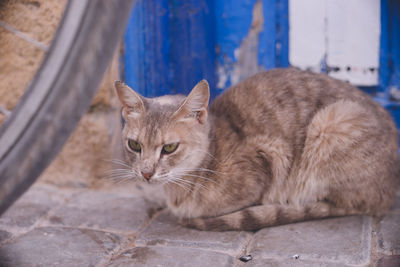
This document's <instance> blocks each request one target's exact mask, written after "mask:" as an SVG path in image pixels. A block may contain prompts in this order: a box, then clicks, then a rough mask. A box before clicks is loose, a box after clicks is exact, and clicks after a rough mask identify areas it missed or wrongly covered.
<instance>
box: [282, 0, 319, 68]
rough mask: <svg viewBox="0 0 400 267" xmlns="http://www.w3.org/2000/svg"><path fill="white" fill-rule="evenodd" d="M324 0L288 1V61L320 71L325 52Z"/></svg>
mask: <svg viewBox="0 0 400 267" xmlns="http://www.w3.org/2000/svg"><path fill="white" fill-rule="evenodd" d="M325 6H326V3H325V1H324V0H290V1H289V62H290V64H291V65H292V66H296V67H299V68H302V69H311V70H313V71H320V64H321V61H322V60H323V58H324V54H325V47H326V43H325V22H324V20H325Z"/></svg>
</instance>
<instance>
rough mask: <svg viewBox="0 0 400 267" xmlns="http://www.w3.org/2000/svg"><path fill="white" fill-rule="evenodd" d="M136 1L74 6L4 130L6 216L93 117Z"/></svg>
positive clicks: (1, 168)
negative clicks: (86, 118) (99, 90)
mask: <svg viewBox="0 0 400 267" xmlns="http://www.w3.org/2000/svg"><path fill="white" fill-rule="evenodd" d="M133 3H134V0H123V1H120V0H96V1H91V0H70V1H69V2H68V4H67V6H66V9H65V11H64V16H63V18H62V20H61V22H60V24H59V27H58V30H57V32H56V34H55V36H54V38H53V42H52V43H51V46H50V48H49V51H48V52H47V54H46V56H45V58H44V60H43V62H42V64H41V66H40V68H39V70H38V71H37V73H36V74H35V77H34V78H33V79H32V81H31V83H30V84H29V85H28V87H27V90H26V93H25V94H24V96H23V97H22V99H21V100H20V102H19V103H18V104H17V106H16V107H15V109H14V111H13V112H12V114H11V116H10V117H9V118H8V119H7V121H6V122H5V123H4V125H3V126H2V127H1V128H0V214H2V213H4V211H6V210H7V208H8V207H9V206H11V204H12V203H13V202H15V200H16V199H18V197H19V196H20V195H21V194H22V193H23V192H25V191H26V190H27V189H28V188H29V187H30V186H31V185H32V184H33V182H34V181H35V180H36V179H37V177H39V175H40V174H41V173H42V172H43V170H44V169H45V168H46V167H47V166H48V165H49V164H50V162H51V160H52V159H53V158H54V157H55V156H56V155H57V153H58V152H59V151H60V150H61V148H62V146H63V144H64V143H65V142H66V140H67V139H68V137H69V135H70V134H71V132H72V131H73V129H74V128H75V127H76V125H77V123H78V121H79V119H80V118H81V116H82V114H83V113H84V112H86V111H87V109H88V107H89V105H90V101H91V100H92V98H93V96H94V94H95V93H96V91H97V88H98V86H99V84H100V81H101V78H102V76H103V74H104V72H105V70H106V68H107V66H108V64H109V62H110V60H111V58H112V56H113V53H114V52H115V49H116V47H117V45H118V42H119V41H120V38H121V37H122V35H123V33H124V29H125V25H126V23H127V21H128V18H129V15H130V11H131V9H132V6H133Z"/></svg>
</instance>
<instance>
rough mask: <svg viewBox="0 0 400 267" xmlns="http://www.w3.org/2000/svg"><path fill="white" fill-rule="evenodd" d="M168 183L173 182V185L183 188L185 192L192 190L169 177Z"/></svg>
mask: <svg viewBox="0 0 400 267" xmlns="http://www.w3.org/2000/svg"><path fill="white" fill-rule="evenodd" d="M168 183H173V184H175V185H177V186H179V187H181V188H182V189H184V190H185V191H187V192H191V191H192V190H191V189H190V188H188V187H187V186H185V185H183V184H180V183H178V182H176V181H174V180H173V179H169V180H168Z"/></svg>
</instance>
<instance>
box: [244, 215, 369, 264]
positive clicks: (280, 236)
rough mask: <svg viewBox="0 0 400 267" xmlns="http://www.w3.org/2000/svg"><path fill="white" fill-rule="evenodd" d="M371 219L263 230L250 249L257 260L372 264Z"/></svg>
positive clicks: (338, 220) (326, 221) (351, 217)
mask: <svg viewBox="0 0 400 267" xmlns="http://www.w3.org/2000/svg"><path fill="white" fill-rule="evenodd" d="M370 240H371V218H370V217H366V216H365V217H362V216H350V217H343V218H335V219H327V220H319V221H310V222H302V223H297V224H289V225H283V226H278V227H270V228H266V229H263V230H260V231H259V232H257V233H256V234H255V237H254V240H253V242H252V244H251V246H250V252H249V254H251V255H252V256H253V258H254V259H255V260H259V259H271V258H273V259H283V260H288V259H291V258H292V256H293V255H295V254H297V255H299V256H300V259H302V260H309V261H317V262H330V263H338V264H342V265H344V264H367V263H369V254H370V252H369V251H370Z"/></svg>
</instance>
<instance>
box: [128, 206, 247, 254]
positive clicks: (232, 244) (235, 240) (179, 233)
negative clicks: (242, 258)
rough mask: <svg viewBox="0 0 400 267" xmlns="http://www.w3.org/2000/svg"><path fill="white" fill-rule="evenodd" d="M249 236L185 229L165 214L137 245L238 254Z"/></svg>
mask: <svg viewBox="0 0 400 267" xmlns="http://www.w3.org/2000/svg"><path fill="white" fill-rule="evenodd" d="M249 236H250V233H247V232H237V231H232V232H207V231H198V230H194V229H189V228H185V227H183V226H181V225H179V224H178V223H177V219H176V218H174V217H173V216H172V215H170V214H168V213H167V212H163V213H162V214H160V215H159V216H158V217H157V218H156V219H155V220H153V221H152V222H151V223H150V225H149V226H148V227H147V228H146V229H145V230H144V231H143V232H142V233H140V234H139V236H138V238H137V240H136V241H135V243H136V244H137V245H140V246H153V245H167V246H182V247H192V248H202V249H210V250H216V251H222V252H226V253H230V254H236V253H239V252H240V251H241V250H242V248H243V247H244V245H245V243H246V240H247V237H249Z"/></svg>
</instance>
